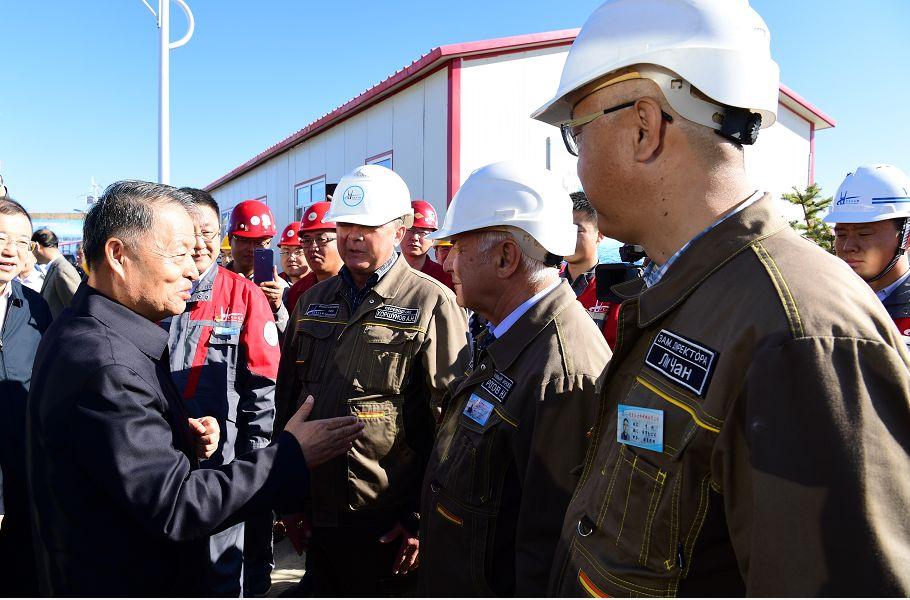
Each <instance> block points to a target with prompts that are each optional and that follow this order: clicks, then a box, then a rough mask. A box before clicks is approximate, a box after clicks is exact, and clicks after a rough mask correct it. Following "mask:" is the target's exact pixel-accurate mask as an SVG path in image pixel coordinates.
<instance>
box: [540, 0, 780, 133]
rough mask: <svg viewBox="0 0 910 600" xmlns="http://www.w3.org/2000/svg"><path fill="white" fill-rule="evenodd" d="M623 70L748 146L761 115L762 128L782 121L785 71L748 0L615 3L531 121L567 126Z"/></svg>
mask: <svg viewBox="0 0 910 600" xmlns="http://www.w3.org/2000/svg"><path fill="white" fill-rule="evenodd" d="M622 69H630V70H633V71H635V72H637V73H638V74H639V75H640V76H641V77H643V78H646V79H652V80H653V81H655V83H657V84H658V85H659V86H660V88H661V91H662V92H663V94H664V96H665V97H666V99H667V102H669V104H670V106H672V107H673V109H674V110H675V111H676V112H678V113H679V114H681V115H682V116H683V117H685V118H686V119H688V120H690V121H693V122H695V123H699V124H701V125H704V126H706V127H711V128H712V129H715V130H718V131H720V132H721V133H722V134H723V135H725V136H727V137H730V138H732V139H736V140H737V141H740V142H741V143H746V144H749V143H753V142H754V138H755V136H757V133H758V127H757V125H758V123H757V116H758V115H760V116H761V124H760V126H761V127H762V128H764V127H769V126H771V125H772V124H773V123H774V121H775V120H776V118H777V105H778V94H779V87H780V69H779V68H778V66H777V63H775V62H774V60H773V59H772V58H771V34H770V32H769V31H768V27H767V25H765V22H764V21H763V20H762V18H761V17H760V16H759V15H758V13H756V12H755V11H754V10H753V9H752V8H751V7H750V6H749V3H748V1H747V0H608V1H607V2H605V3H604V4H603V5H601V6H600V8H598V9H597V10H596V11H594V13H593V14H592V15H591V16H590V17H589V18H588V20H587V22H585V24H584V26H583V27H582V28H581V31H580V32H579V34H578V37H576V38H575V42H574V43H573V44H572V48H571V49H570V50H569V56H568V57H567V58H566V63H565V66H564V67H563V71H562V78H561V79H560V82H559V89H558V90H557V92H556V96H554V97H553V98H552V99H551V100H550V101H549V102H547V103H546V104H545V105H543V106H542V107H540V108H539V109H538V110H537V111H536V112H535V113H534V114H533V115H532V117H533V118H535V119H538V120H540V121H544V122H546V123H549V124H551V125H560V124H561V123H564V122H566V121H568V120H569V119H571V118H572V108H573V107H574V104H575V103H576V102H578V101H580V100H581V98H582V97H583V96H584V95H587V94H586V93H584V92H587V93H588V94H589V93H591V92H593V91H595V90H596V89H598V84H600V83H602V82H603V80H604V79H605V78H606V76H607V75H610V74H613V73H616V72H617V71H620V70H622ZM579 94H581V96H579ZM730 109H742V110H739V111H736V110H730ZM750 113H755V115H756V116H755V117H753V116H752V115H750ZM724 121H727V123H726V125H724V124H723V122H724Z"/></svg>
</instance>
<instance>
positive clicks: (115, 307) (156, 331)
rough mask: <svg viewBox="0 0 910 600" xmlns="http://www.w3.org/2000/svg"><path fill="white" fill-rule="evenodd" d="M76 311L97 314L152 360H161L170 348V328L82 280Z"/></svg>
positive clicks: (77, 292) (82, 313)
mask: <svg viewBox="0 0 910 600" xmlns="http://www.w3.org/2000/svg"><path fill="white" fill-rule="evenodd" d="M72 308H73V312H74V313H75V314H77V315H88V316H91V317H94V318H95V319H97V320H98V321H100V322H101V323H102V324H104V326H105V327H107V328H108V329H111V330H113V331H114V332H115V333H116V334H117V335H119V336H121V337H123V338H125V339H126V340H128V341H129V342H130V343H131V344H133V345H134V346H136V347H137V348H138V349H139V350H140V351H141V352H142V353H143V354H145V355H146V356H148V357H149V358H151V359H152V360H156V361H160V360H161V359H162V357H163V356H164V351H165V349H167V339H168V332H167V331H165V330H164V329H162V328H161V327H159V326H158V325H157V324H156V323H154V322H153V321H149V320H148V319H146V318H145V317H143V316H142V315H140V314H138V313H135V312H133V311H132V310H130V309H128V308H127V307H125V306H123V305H122V304H120V303H119V302H117V301H115V300H112V299H110V298H108V297H107V296H105V295H104V294H102V293H101V292H99V291H98V290H96V289H95V288H93V287H91V286H90V285H88V283H86V282H83V283H82V284H81V285H80V286H79V289H78V290H76V295H75V296H74V297H73V307H72Z"/></svg>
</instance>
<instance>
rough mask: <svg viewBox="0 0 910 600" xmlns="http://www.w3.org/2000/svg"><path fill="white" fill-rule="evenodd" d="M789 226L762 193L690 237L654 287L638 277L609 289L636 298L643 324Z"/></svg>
mask: <svg viewBox="0 0 910 600" xmlns="http://www.w3.org/2000/svg"><path fill="white" fill-rule="evenodd" d="M789 227H790V226H789V225H788V224H787V223H786V221H784V220H783V219H782V218H781V217H780V216H779V215H778V214H777V211H776V210H775V207H774V200H773V199H772V197H771V195H770V194H765V195H764V196H763V197H762V198H761V200H759V201H757V202H755V203H754V204H752V205H751V206H748V207H746V208H745V209H743V210H741V211H740V212H738V213H736V214H734V215H731V216H730V217H729V218H728V219H725V220H724V221H722V222H721V223H719V224H718V225H717V226H716V227H714V228H713V229H711V230H710V231H708V232H707V233H705V234H704V235H703V236H701V237H700V238H698V239H696V240H694V241H693V242H692V245H691V246H689V248H688V249H687V250H686V251H685V252H684V253H683V254H681V255H680V256H679V258H678V259H677V260H676V262H674V263H673V265H672V268H671V269H669V270H668V271H667V273H666V274H665V275H664V276H663V278H662V279H661V280H660V281H659V282H658V283H657V284H655V285H654V286H652V287H650V288H645V286H644V282H643V280H642V279H634V280H632V281H628V282H625V283H621V284H619V285H615V286H613V291H614V292H616V293H617V294H618V295H619V296H620V297H621V298H633V297H636V296H637V297H638V326H639V327H646V326H648V325H650V324H651V323H653V322H655V321H656V320H658V319H660V318H661V317H662V316H664V315H665V314H667V313H668V312H670V311H671V310H673V309H674V308H676V307H677V306H678V305H679V304H681V303H682V302H683V301H684V300H685V299H686V298H688V297H689V295H690V294H691V293H692V292H694V291H695V289H696V288H698V286H699V285H701V283H702V282H703V281H704V280H705V279H707V278H708V276H709V275H711V274H712V273H713V272H714V271H716V270H717V269H719V268H720V267H722V266H723V265H724V264H726V263H727V262H729V261H730V260H732V259H733V257H735V256H736V255H738V254H739V253H740V252H742V251H743V250H746V249H748V248H749V246H750V244H752V243H754V242H756V241H759V240H762V239H765V238H767V237H769V236H771V235H774V234H775V233H777V232H779V231H781V230H786V229H789Z"/></svg>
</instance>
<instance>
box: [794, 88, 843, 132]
mask: <svg viewBox="0 0 910 600" xmlns="http://www.w3.org/2000/svg"><path fill="white" fill-rule="evenodd" d="M780 91H781V93H783V94H784V95H785V96H787V97H788V98H790V99H791V100H793V101H794V102H796V103H797V104H799V105H800V106H802V107H803V108H805V109H806V110H808V111H809V112H810V113H812V114H813V115H815V116H816V117H818V118H819V119H820V120H821V121H824V122H825V123H827V124H828V125H829V126H830V127H837V121H835V120H834V119H833V118H832V117H829V116H828V115H827V114H825V113H824V112H822V110H821V109H820V108H818V107H817V106H815V105H814V104H812V103H811V102H809V101H808V100H806V99H805V98H803V97H802V96H800V95H799V94H797V93H796V92H794V91H793V90H791V89H790V88H788V87H787V86H785V85H784V84H780Z"/></svg>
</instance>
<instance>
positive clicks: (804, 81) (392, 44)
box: [0, 0, 910, 211]
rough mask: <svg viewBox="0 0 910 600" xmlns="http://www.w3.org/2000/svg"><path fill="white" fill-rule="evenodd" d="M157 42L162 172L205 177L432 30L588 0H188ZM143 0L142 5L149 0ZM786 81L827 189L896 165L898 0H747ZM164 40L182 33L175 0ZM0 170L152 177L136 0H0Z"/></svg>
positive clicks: (142, 27) (473, 26) (568, 8)
mask: <svg viewBox="0 0 910 600" xmlns="http://www.w3.org/2000/svg"><path fill="white" fill-rule="evenodd" d="M188 2H189V4H190V6H191V7H192V9H193V12H194V14H195V16H196V21H197V27H196V34H195V36H194V37H193V39H192V40H191V41H190V43H189V44H188V45H186V46H184V47H183V48H180V49H178V50H175V51H173V52H172V53H171V59H172V62H171V115H172V116H171V118H172V134H171V135H172V182H173V183H175V184H177V185H195V186H202V185H205V184H207V183H210V182H211V181H213V180H214V179H216V178H217V177H219V176H221V175H223V174H224V173H226V172H227V171H229V170H231V169H232V168H233V167H235V166H237V165H238V164H240V163H242V162H244V161H246V160H247V159H249V158H251V157H252V156H254V155H255V154H257V153H258V152H260V151H262V150H263V149H265V148H267V147H268V146H270V145H272V144H274V143H275V142H277V141H279V140H281V139H283V138H284V137H286V136H287V135H288V134H290V133H292V132H294V131H296V130H297V129H300V128H301V127H303V126H305V125H306V124H307V123H309V122H310V121H312V120H314V119H315V118H317V117H319V116H321V115H323V114H324V113H326V112H328V111H329V110H331V109H333V108H335V107H336V106H338V105H340V104H342V103H344V102H345V101H346V100H348V99H350V98H352V97H354V96H356V95H357V94H359V93H360V92H361V91H363V90H365V89H366V88H368V87H370V86H371V85H373V84H374V83H376V82H378V81H380V80H382V79H384V78H386V77H387V76H388V75H390V74H391V73H393V72H394V71H396V70H397V69H399V68H401V67H402V66H404V65H406V64H408V63H410V62H411V61H412V60H414V59H415V58H417V57H419V56H420V55H421V54H423V53H425V52H427V51H428V50H430V49H431V48H433V47H435V46H439V45H442V44H448V43H455V42H464V41H472V40H480V39H486V38H493V37H502V36H507V35H516V34H522V33H531V32H538V31H549V30H555V29H565V28H571V27H578V26H580V25H581V24H582V23H583V22H584V20H585V18H586V17H587V15H588V14H589V13H590V12H591V11H592V10H593V9H594V8H595V7H596V6H597V5H599V4H600V2H599V0H569V1H566V2H553V1H552V0H520V1H511V0H510V1H505V0H500V1H496V2H490V1H489V0H484V1H480V0H460V1H459V2H457V3H436V2H413V1H409V0H408V1H397V2H395V1H393V2H367V1H357V2H343V1H334V2H316V1H311V0H298V1H290V0H287V1H279V0H256V1H245V2H241V1H240V0H188ZM150 3H153V4H155V3H154V2H150ZM752 5H753V6H754V7H755V8H756V9H757V10H758V11H759V12H760V13H761V14H762V16H763V17H764V18H765V20H766V21H767V22H768V24H769V27H770V29H771V35H772V52H773V54H774V56H775V58H776V60H777V61H778V63H780V65H781V72H782V79H783V81H784V83H786V84H787V85H789V86H790V87H791V88H793V89H794V90H795V91H797V92H798V93H799V94H801V95H802V96H804V97H805V98H806V99H808V100H809V101H810V102H812V103H814V104H815V105H816V106H818V107H819V108H821V109H822V110H824V111H825V112H827V113H828V114H829V115H831V116H833V117H834V118H835V119H836V120H837V121H838V126H837V128H836V129H833V130H825V131H822V132H819V134H818V135H817V136H816V150H817V154H816V179H817V180H818V182H819V183H820V184H821V185H822V186H823V189H824V191H825V192H826V194H828V195H831V194H833V193H834V190H835V189H836V187H837V185H838V184H839V183H840V180H841V179H842V178H843V176H844V175H845V174H846V173H847V172H848V171H849V170H851V169H852V168H853V167H855V166H857V165H858V164H864V163H870V162H891V163H893V164H896V165H898V166H899V167H901V168H902V169H904V170H905V171H907V172H910V113H908V110H907V109H906V108H905V107H906V106H907V104H908V99H910V77H908V76H907V73H908V65H910V36H908V35H907V33H906V28H907V26H908V24H910V2H907V1H906V0H866V1H864V2H857V1H855V0H852V1H848V0H798V1H789V2H785V1H783V0H753V1H752ZM172 6H173V8H172V14H173V16H174V19H173V20H174V32H173V36H172V37H173V38H174V39H176V38H177V37H179V36H180V35H182V32H183V30H184V22H183V16H182V11H180V9H179V7H177V5H172ZM0 24H2V31H3V40H4V41H3V49H2V51H0V90H2V93H0V163H2V167H0V173H2V175H3V177H4V179H5V180H6V182H7V184H8V185H9V186H10V189H11V193H12V195H13V196H14V197H16V198H18V199H20V200H21V201H22V202H23V203H24V204H25V205H26V206H27V207H28V208H29V209H30V210H33V211H50V210H54V211H70V210H72V209H73V208H84V207H85V198H84V195H85V194H86V193H87V191H88V184H89V179H90V177H92V176H94V177H95V178H96V179H97V180H98V182H99V183H100V184H102V185H104V184H108V183H110V182H112V181H116V180H117V179H124V178H136V179H148V180H154V179H155V178H156V176H157V97H158V92H157V80H158V79H157V78H158V74H157V73H158V71H157V69H158V67H157V58H156V54H155V53H156V45H157V29H156V28H155V26H154V19H153V17H152V16H151V14H149V12H148V11H147V10H146V8H145V7H144V6H143V5H142V3H141V1H140V0H116V1H114V0H95V1H79V2H72V1H69V2H65V1H62V0H57V1H53V2H50V1H42V0H33V1H30V2H2V3H0Z"/></svg>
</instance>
